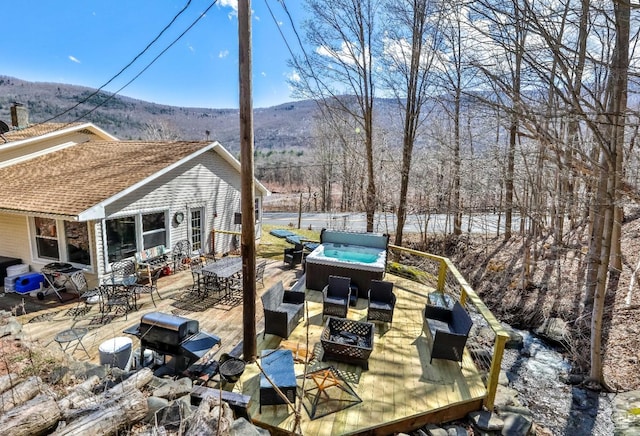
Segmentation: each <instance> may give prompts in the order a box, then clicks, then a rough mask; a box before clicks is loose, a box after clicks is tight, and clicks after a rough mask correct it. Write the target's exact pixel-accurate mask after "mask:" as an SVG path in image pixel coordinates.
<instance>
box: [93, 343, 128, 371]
mask: <svg viewBox="0 0 640 436" xmlns="http://www.w3.org/2000/svg"><path fill="white" fill-rule="evenodd" d="M132 345H133V341H132V340H131V339H130V338H125V337H122V336H119V337H116V338H112V339H108V340H106V341H104V342H103V343H101V344H100V346H99V347H98V351H99V353H100V365H110V366H115V367H118V368H120V369H125V368H126V367H127V366H128V365H129V360H130V359H131V347H132Z"/></svg>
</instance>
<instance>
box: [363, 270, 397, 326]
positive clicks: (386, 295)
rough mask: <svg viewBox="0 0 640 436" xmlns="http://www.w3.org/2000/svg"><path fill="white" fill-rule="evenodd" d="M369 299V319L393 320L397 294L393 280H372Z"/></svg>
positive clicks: (390, 321)
mask: <svg viewBox="0 0 640 436" xmlns="http://www.w3.org/2000/svg"><path fill="white" fill-rule="evenodd" d="M368 300H369V304H368V309H367V321H382V322H389V323H392V322H393V309H394V308H395V305H396V296H395V294H394V293H393V283H392V282H385V281H383V280H371V284H370V285H369V295H368Z"/></svg>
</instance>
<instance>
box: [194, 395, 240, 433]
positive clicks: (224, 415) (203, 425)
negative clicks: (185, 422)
mask: <svg viewBox="0 0 640 436" xmlns="http://www.w3.org/2000/svg"><path fill="white" fill-rule="evenodd" d="M232 423H233V412H232V411H231V408H230V407H229V405H228V404H227V403H223V402H221V401H220V400H219V399H218V398H215V397H213V396H208V397H205V398H203V399H202V402H201V403H200V406H198V410H196V412H195V414H194V415H193V416H192V417H191V426H190V427H189V430H187V432H186V433H185V436H209V435H225V434H229V429H230V428H231V424H232Z"/></svg>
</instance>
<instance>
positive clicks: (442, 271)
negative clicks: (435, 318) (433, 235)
mask: <svg viewBox="0 0 640 436" xmlns="http://www.w3.org/2000/svg"><path fill="white" fill-rule="evenodd" d="M446 280H447V261H446V260H444V259H442V260H440V267H439V268H438V291H439V292H443V293H444V285H445V283H446Z"/></svg>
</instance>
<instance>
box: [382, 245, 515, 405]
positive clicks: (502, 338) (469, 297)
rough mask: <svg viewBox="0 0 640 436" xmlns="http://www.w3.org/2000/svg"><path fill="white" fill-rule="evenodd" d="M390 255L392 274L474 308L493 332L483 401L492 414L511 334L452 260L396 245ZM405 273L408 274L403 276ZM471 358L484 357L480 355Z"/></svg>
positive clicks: (391, 248)
mask: <svg viewBox="0 0 640 436" xmlns="http://www.w3.org/2000/svg"><path fill="white" fill-rule="evenodd" d="M389 251H390V254H391V256H390V260H391V262H389V263H388V265H387V268H388V270H389V268H391V269H392V271H390V272H392V273H394V274H398V275H404V276H406V277H409V278H411V279H412V280H415V281H418V282H421V283H423V284H425V285H433V284H435V288H436V290H437V291H438V292H442V293H446V294H449V295H451V296H453V297H454V298H457V299H458V300H459V301H460V302H461V303H462V304H463V305H465V306H467V308H471V307H473V309H475V311H476V312H477V314H478V316H480V317H481V318H482V319H484V321H485V322H486V325H487V326H488V327H489V328H490V329H491V331H492V332H493V344H492V348H493V349H492V351H491V353H490V358H489V361H488V362H487V366H488V368H486V369H487V377H486V379H485V386H486V389H487V396H486V397H485V400H484V406H485V407H486V408H487V409H488V410H492V409H493V405H494V401H495V398H496V390H497V388H498V378H499V375H500V365H501V364H502V355H503V353H504V347H505V344H506V342H507V340H508V339H509V334H508V333H507V331H506V330H505V329H504V328H503V327H502V325H501V324H500V322H499V321H498V320H497V319H496V317H495V316H494V315H493V313H491V311H490V310H489V308H488V307H487V306H486V305H485V304H484V302H483V301H482V300H481V299H480V297H479V296H478V294H476V292H475V291H474V290H473V288H472V287H471V285H469V283H467V281H466V280H465V278H464V277H463V276H462V274H460V272H459V271H458V269H457V268H456V267H455V265H454V264H453V263H452V262H451V260H449V259H448V258H446V257H442V256H436V255H434V254H429V253H424V252H421V251H417V250H412V249H409V248H404V247H399V246H397V245H389ZM394 260H395V261H397V262H398V264H396V263H394ZM398 265H401V266H398ZM409 265H411V266H409ZM403 271H404V273H405V274H403ZM425 297H426V296H425ZM470 339H471V338H470ZM472 354H477V355H481V353H472Z"/></svg>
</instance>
